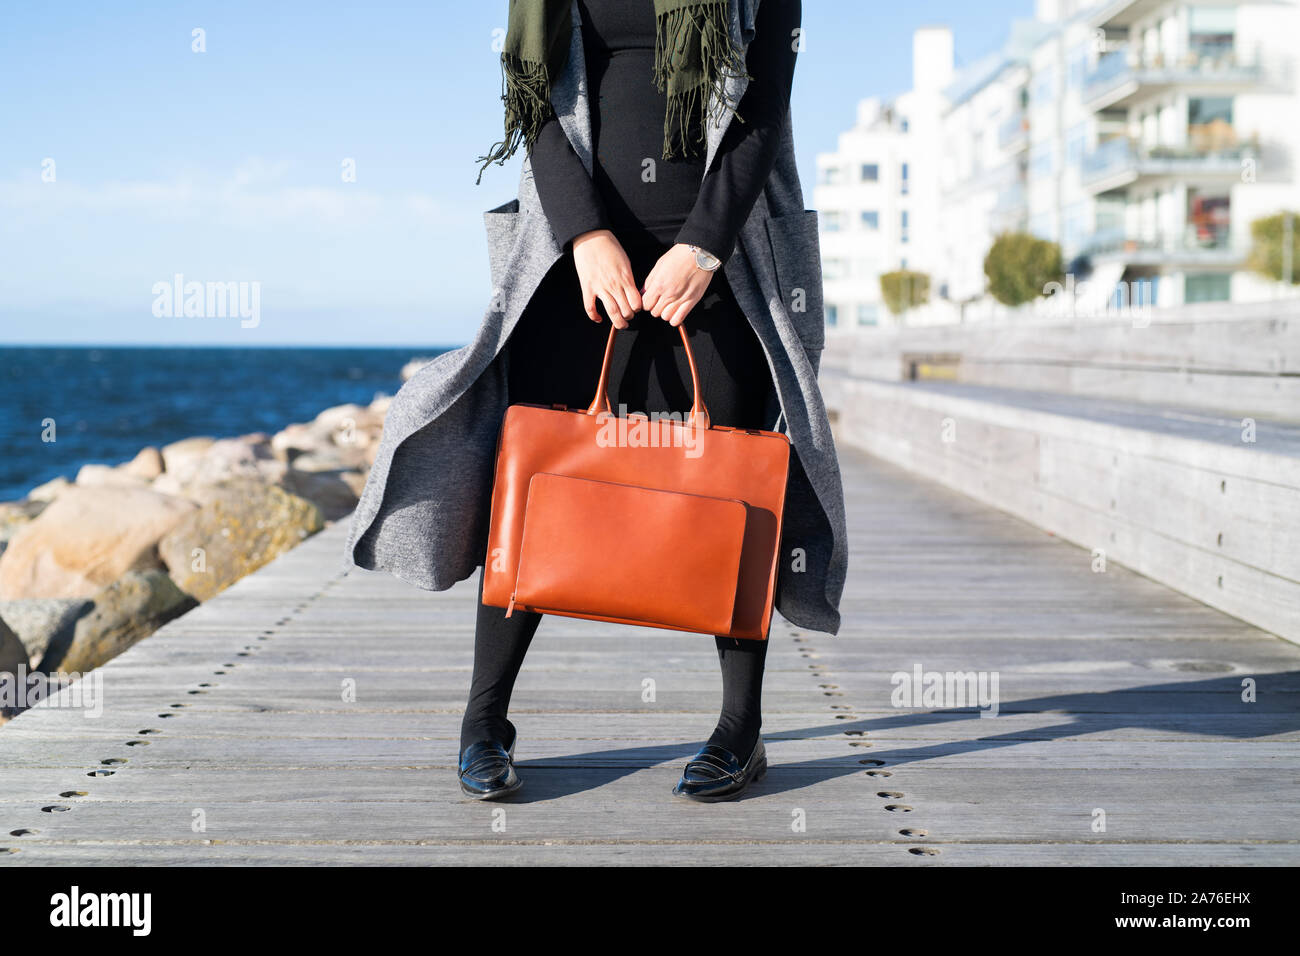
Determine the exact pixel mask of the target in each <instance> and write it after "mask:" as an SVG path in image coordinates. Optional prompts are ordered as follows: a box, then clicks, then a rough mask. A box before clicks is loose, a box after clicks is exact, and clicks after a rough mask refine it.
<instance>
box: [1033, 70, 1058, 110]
mask: <svg viewBox="0 0 1300 956" xmlns="http://www.w3.org/2000/svg"><path fill="white" fill-rule="evenodd" d="M1055 95H1056V73H1055V72H1054V71H1053V70H1052V69H1051V68H1050V67H1049V68H1048V69H1046V70H1044V71H1043V72H1042V73H1040V74H1038V76H1036V77H1034V87H1033V93H1032V94H1031V96H1030V101H1031V102H1032V103H1033V104H1034V106H1035V107H1037V108H1039V109H1041V108H1043V107H1045V106H1047V105H1048V104H1050V103H1051V102H1052V97H1054V96H1055Z"/></svg>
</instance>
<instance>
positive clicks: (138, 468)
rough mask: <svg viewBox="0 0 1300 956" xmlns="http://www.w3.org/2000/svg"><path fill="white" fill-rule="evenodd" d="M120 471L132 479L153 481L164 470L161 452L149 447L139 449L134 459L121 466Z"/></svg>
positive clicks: (164, 465)
mask: <svg viewBox="0 0 1300 956" xmlns="http://www.w3.org/2000/svg"><path fill="white" fill-rule="evenodd" d="M120 470H121V471H122V473H123V474H127V475H131V476H132V477H133V478H143V479H144V480H145V481H153V480H154V479H155V478H157V477H158V476H159V475H161V474H162V473H163V471H164V470H166V464H165V463H164V462H163V456H162V452H160V451H159V450H158V449H157V448H154V447H153V446H152V445H150V446H148V447H146V448H141V449H140V451H139V453H138V454H137V455H136V456H135V457H134V458H132V459H131V460H130V461H128V462H127V463H126V464H125V465H122V466H121V468H120Z"/></svg>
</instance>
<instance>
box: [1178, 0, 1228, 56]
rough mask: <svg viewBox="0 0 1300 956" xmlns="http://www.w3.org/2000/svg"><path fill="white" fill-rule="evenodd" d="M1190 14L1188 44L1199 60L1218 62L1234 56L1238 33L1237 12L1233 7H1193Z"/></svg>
mask: <svg viewBox="0 0 1300 956" xmlns="http://www.w3.org/2000/svg"><path fill="white" fill-rule="evenodd" d="M1188 13H1189V14H1190V21H1189V23H1188V30H1187V33H1188V36H1187V43H1188V46H1189V47H1190V48H1191V52H1192V55H1193V56H1195V57H1196V58H1197V59H1198V60H1202V59H1210V60H1216V59H1219V58H1221V57H1226V56H1229V55H1231V54H1232V47H1233V37H1234V35H1235V34H1236V32H1237V11H1236V10H1235V9H1234V8H1232V7H1192V8H1191V9H1190V10H1189V11H1188Z"/></svg>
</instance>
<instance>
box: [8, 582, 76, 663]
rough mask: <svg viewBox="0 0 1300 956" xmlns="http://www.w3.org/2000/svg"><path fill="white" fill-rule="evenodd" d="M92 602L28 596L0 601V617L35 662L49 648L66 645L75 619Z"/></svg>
mask: <svg viewBox="0 0 1300 956" xmlns="http://www.w3.org/2000/svg"><path fill="white" fill-rule="evenodd" d="M91 606H92V605H91V603H90V602H89V601H86V600H83V599H81V598H29V599H27V600H23V601H0V620H3V621H4V622H5V623H6V624H8V625H9V626H10V627H11V628H12V629H13V631H14V633H15V634H17V635H18V639H19V640H20V641H22V642H23V647H25V648H26V649H27V656H28V658H29V659H31V660H33V661H38V660H40V659H41V656H42V655H43V654H44V653H45V652H46V650H47V649H48V648H51V647H54V648H66V647H67V646H68V645H69V644H71V643H72V633H73V631H74V630H75V628H76V626H77V620H78V619H79V618H81V617H82V616H83V615H85V614H86V613H88V612H89V611H90V609H91Z"/></svg>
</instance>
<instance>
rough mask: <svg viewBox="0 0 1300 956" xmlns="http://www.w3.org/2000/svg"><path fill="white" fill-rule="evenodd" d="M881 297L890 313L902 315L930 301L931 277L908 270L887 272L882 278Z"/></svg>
mask: <svg viewBox="0 0 1300 956" xmlns="http://www.w3.org/2000/svg"><path fill="white" fill-rule="evenodd" d="M880 295H881V298H883V299H884V300H885V305H887V306H888V307H889V311H890V312H892V313H894V315H902V314H903V313H904V312H906V311H907V310H908V309H911V308H913V307H915V306H918V305H925V303H927V302H929V301H930V277H929V276H928V275H926V274H925V273H924V272H911V271H909V270H907V269H899V270H898V271H896V272H886V273H884V274H883V275H881V277H880Z"/></svg>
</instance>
